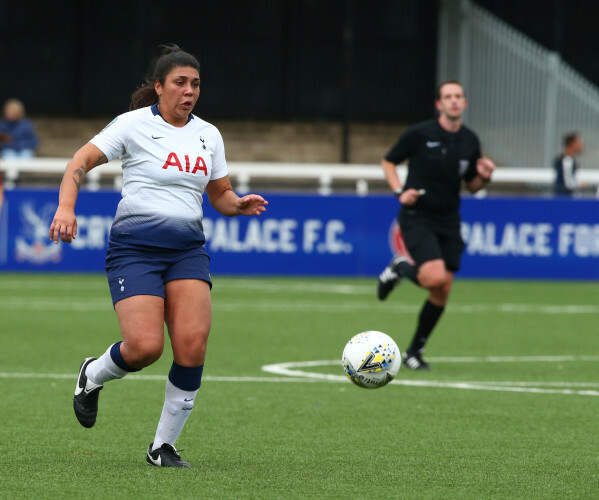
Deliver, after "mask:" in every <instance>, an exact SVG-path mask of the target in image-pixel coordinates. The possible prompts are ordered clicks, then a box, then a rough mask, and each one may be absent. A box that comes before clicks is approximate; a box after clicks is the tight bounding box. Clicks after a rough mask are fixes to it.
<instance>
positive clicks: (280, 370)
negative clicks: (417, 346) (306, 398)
mask: <svg viewBox="0 0 599 500" xmlns="http://www.w3.org/2000/svg"><path fill="white" fill-rule="evenodd" d="M522 358H527V360H528V361H534V362H549V361H556V359H559V360H560V361H579V360H581V361H582V360H583V359H581V358H583V357H582V356H529V357H520V358H519V357H517V356H505V357H494V358H491V359H493V361H491V362H516V361H522ZM584 358H586V359H584V360H585V361H599V356H584ZM429 359H430V360H431V361H432V360H433V359H434V358H429ZM437 359H441V358H437ZM460 359H462V360H463V359H467V362H474V361H475V360H476V361H478V362H488V361H487V360H488V359H489V358H485V357H482V358H473V357H471V358H445V361H446V362H449V360H451V361H453V362H456V360H460ZM329 365H341V362H340V360H324V361H299V362H288V363H276V364H271V365H264V366H263V367H262V370H263V371H265V372H267V373H272V374H275V375H285V376H289V377H298V376H299V377H306V379H308V380H311V379H317V380H321V381H327V382H339V381H340V379H343V378H346V377H344V376H342V375H330V374H325V373H317V372H316V373H315V372H309V371H303V370H298V369H297V368H311V367H316V366H329ZM391 383H392V384H394V385H403V386H412V387H435V388H449V389H467V390H479V391H499V392H521V393H533V394H563V395H576V396H599V391H595V390H590V389H584V390H579V389H571V388H564V389H550V388H546V387H544V386H551V385H552V383H551V382H548V383H543V382H513V383H510V382H507V381H502V382H443V381H438V380H405V379H401V378H396V379H395V380H393V381H392V382H391ZM558 383H559V384H560V387H574V388H576V387H599V384H595V385H590V384H588V383H585V382H582V383H577V382H571V383H568V382H558ZM568 384H569V385H568Z"/></svg>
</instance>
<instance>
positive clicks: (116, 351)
mask: <svg viewBox="0 0 599 500" xmlns="http://www.w3.org/2000/svg"><path fill="white" fill-rule="evenodd" d="M122 343H123V341H122V340H121V341H120V342H117V343H116V344H113V346H112V347H111V348H110V357H111V358H112V361H114V364H115V365H117V366H118V367H119V368H120V369H121V370H125V371H126V372H138V371H140V368H133V367H132V366H129V365H128V364H127V362H126V361H125V360H124V359H123V355H122V354H121V344H122Z"/></svg>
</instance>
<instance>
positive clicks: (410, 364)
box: [402, 351, 432, 371]
mask: <svg viewBox="0 0 599 500" xmlns="http://www.w3.org/2000/svg"><path fill="white" fill-rule="evenodd" d="M402 361H403V364H404V366H405V367H406V368H408V369H409V370H426V371H431V370H432V368H431V365H429V364H428V363H427V362H426V361H424V359H422V352H421V351H417V352H410V351H404V353H403V356H402Z"/></svg>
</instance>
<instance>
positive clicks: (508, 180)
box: [0, 158, 599, 196]
mask: <svg viewBox="0 0 599 500" xmlns="http://www.w3.org/2000/svg"><path fill="white" fill-rule="evenodd" d="M68 161H69V158H32V159H30V160H2V161H1V162H0V171H2V174H3V177H4V185H5V187H6V188H7V189H12V188H15V187H16V186H17V185H26V184H27V182H26V180H25V177H26V176H27V175H35V176H43V177H45V178H46V179H47V180H46V182H45V185H47V186H54V187H58V183H59V182H60V178H61V176H62V174H63V173H64V170H65V167H66V164H67V163H68ZM228 168H229V177H230V178H231V182H232V183H233V185H234V188H235V190H236V191H237V192H239V193H248V192H249V191H250V186H251V184H252V183H254V182H256V181H257V180H264V179H268V180H271V181H276V183H277V186H279V187H280V188H284V187H285V186H286V185H289V184H290V183H293V182H296V181H313V182H314V183H315V184H316V190H317V192H318V193H319V194H321V195H329V194H332V193H333V191H334V184H335V182H339V181H342V182H344V183H346V184H349V185H353V186H354V187H355V192H356V194H358V195H361V196H365V195H367V194H368V193H369V192H370V191H371V186H372V184H375V183H376V184H377V185H378V186H385V188H386V184H385V176H384V174H383V170H382V168H381V167H380V165H354V164H352V165H346V164H331V163H260V162H255V163H254V162H228ZM397 171H398V174H399V176H400V178H401V179H405V176H406V174H407V168H406V167H405V166H403V165H400V166H398V167H397ZM50 177H51V178H52V179H51V182H50ZM580 180H581V181H583V182H585V183H586V184H588V185H589V186H591V187H592V189H593V190H598V195H599V169H596V170H590V169H585V170H582V171H581V173H580ZM553 181H554V173H553V171H552V170H551V169H539V168H519V167H499V168H497V170H496V171H495V173H494V174H493V184H503V185H508V186H509V185H510V184H512V185H516V184H528V185H533V186H536V187H537V188H542V189H545V190H549V189H550V188H551V186H552V184H553ZM106 182H108V183H109V185H110V186H111V187H113V188H114V189H117V190H120V188H121V186H122V183H123V177H122V169H121V162H120V161H119V160H114V161H111V162H110V163H107V164H105V165H100V166H99V167H96V168H94V169H93V170H91V171H90V172H89V173H88V174H87V175H86V177H85V184H84V187H85V188H86V189H90V190H97V189H99V188H100V187H101V185H103V184H105V183H106Z"/></svg>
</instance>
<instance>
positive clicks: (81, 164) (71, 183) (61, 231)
mask: <svg viewBox="0 0 599 500" xmlns="http://www.w3.org/2000/svg"><path fill="white" fill-rule="evenodd" d="M107 161H108V160H107V158H106V156H105V155H104V153H103V152H102V151H100V149H99V148H98V147H97V146H95V145H93V144H92V143H91V142H88V143H87V144H86V145H85V146H83V147H82V148H81V149H80V150H79V151H77V152H76V153H75V156H73V159H72V160H71V161H69V163H68V164H67V168H66V169H65V172H64V175H63V177H62V182H61V183H60V193H59V195H58V208H57V209H56V213H55V214H54V219H53V220H52V224H50V239H51V240H53V241H54V243H58V238H59V236H60V239H61V240H62V241H64V242H66V243H71V241H72V240H73V238H76V237H77V219H76V217H75V203H76V202H77V196H78V195H79V189H80V188H81V185H82V184H83V179H84V177H85V175H86V174H87V173H88V172H89V171H90V170H91V169H92V168H94V167H97V166H98V165H102V164H103V163H106V162H107Z"/></svg>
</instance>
